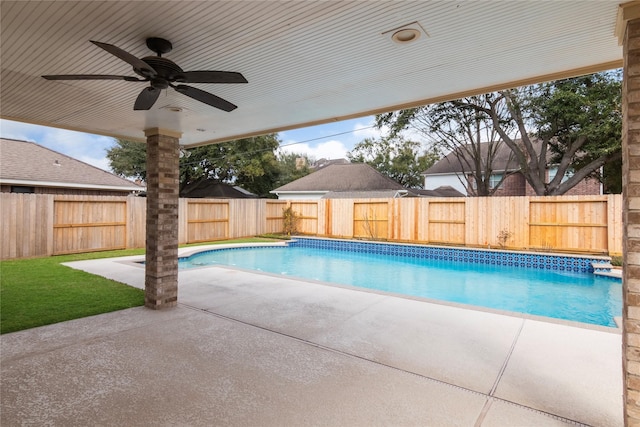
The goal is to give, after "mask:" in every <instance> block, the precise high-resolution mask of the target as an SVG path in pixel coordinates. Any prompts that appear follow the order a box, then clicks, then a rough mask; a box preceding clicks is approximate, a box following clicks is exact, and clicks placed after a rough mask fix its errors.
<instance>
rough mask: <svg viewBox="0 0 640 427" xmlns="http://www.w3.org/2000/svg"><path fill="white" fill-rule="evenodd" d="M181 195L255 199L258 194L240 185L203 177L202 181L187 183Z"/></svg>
mask: <svg viewBox="0 0 640 427" xmlns="http://www.w3.org/2000/svg"><path fill="white" fill-rule="evenodd" d="M180 197H191V198H221V199H248V198H253V199H255V198H257V197H258V196H256V195H255V194H253V193H251V192H249V191H247V190H245V189H244V188H241V187H238V186H233V185H229V184H225V183H223V182H219V181H214V180H211V179H201V180H200V181H196V182H192V183H191V184H187V185H186V186H185V187H184V188H183V189H182V191H180Z"/></svg>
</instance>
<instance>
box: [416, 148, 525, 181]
mask: <svg viewBox="0 0 640 427" xmlns="http://www.w3.org/2000/svg"><path fill="white" fill-rule="evenodd" d="M488 148H489V143H487V142H483V143H481V144H480V152H481V153H482V158H483V159H484V158H486V153H487V150H488ZM461 150H462V149H461V148H458V149H456V150H454V151H452V152H451V153H449V154H447V155H446V156H445V157H443V158H442V159H440V160H439V161H437V162H436V163H435V164H434V165H433V166H431V167H430V168H429V169H427V170H426V171H425V172H423V173H422V175H437V174H452V173H461V172H471V170H470V169H467V165H466V163H465V162H464V161H462V162H461V161H460V160H459V159H458V152H461V153H463V154H464V156H465V157H467V156H469V154H468V153H467V152H466V151H464V152H462V151H461ZM511 153H512V152H511V149H510V148H509V147H508V146H507V144H505V143H504V142H503V143H501V144H500V146H499V147H498V150H497V152H496V153H495V156H494V158H493V164H492V166H491V169H493V170H494V171H514V170H518V169H519V167H518V163H517V162H516V160H515V158H513V157H512V156H511ZM510 157H511V161H509V159H510ZM467 158H468V159H469V160H471V158H470V157H467ZM469 163H470V164H472V163H473V162H471V161H470V162H469Z"/></svg>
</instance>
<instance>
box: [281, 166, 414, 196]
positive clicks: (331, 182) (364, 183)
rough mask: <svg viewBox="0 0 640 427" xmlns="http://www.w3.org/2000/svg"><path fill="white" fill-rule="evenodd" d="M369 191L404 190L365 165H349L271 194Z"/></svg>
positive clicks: (322, 171)
mask: <svg viewBox="0 0 640 427" xmlns="http://www.w3.org/2000/svg"><path fill="white" fill-rule="evenodd" d="M371 190H405V188H404V187H403V186H402V185H400V184H398V183H397V182H395V181H394V180H392V179H390V178H387V177H386V176H384V175H382V174H381V173H380V172H378V171H377V170H375V169H374V168H372V167H371V166H369V165H367V164H365V163H349V164H346V165H338V164H333V165H329V166H327V167H324V168H321V169H319V170H318V171H316V172H313V173H311V174H309V175H307V176H304V177H302V178H300V179H297V180H295V181H292V182H290V183H288V184H285V185H283V186H282V187H279V188H276V189H275V190H272V191H271V192H272V193H275V192H286V191H371Z"/></svg>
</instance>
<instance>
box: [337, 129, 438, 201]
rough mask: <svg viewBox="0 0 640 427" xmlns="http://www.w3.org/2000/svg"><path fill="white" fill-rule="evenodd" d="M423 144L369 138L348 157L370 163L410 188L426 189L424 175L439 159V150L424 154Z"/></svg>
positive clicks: (401, 140)
mask: <svg viewBox="0 0 640 427" xmlns="http://www.w3.org/2000/svg"><path fill="white" fill-rule="evenodd" d="M421 147H422V145H421V144H420V143H419V142H415V141H411V140H407V139H404V138H402V137H401V136H392V137H383V138H380V139H378V140H376V139H371V138H367V139H365V140H363V141H362V142H359V143H358V144H356V145H355V146H354V147H353V150H352V151H350V152H349V153H347V157H348V158H349V160H350V161H351V162H353V163H367V164H369V165H371V166H373V167H374V168H375V169H376V170H377V171H378V172H380V173H382V174H383V175H386V176H388V177H389V178H391V179H393V180H394V181H396V182H398V183H400V184H402V185H403V186H405V187H409V188H422V184H423V179H422V175H421V174H422V172H424V171H425V170H427V169H428V168H429V167H430V166H431V165H432V164H433V163H435V162H436V160H438V158H439V155H438V153H437V152H436V151H429V152H422V153H421V152H420V149H421Z"/></svg>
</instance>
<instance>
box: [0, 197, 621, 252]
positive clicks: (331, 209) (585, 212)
mask: <svg viewBox="0 0 640 427" xmlns="http://www.w3.org/2000/svg"><path fill="white" fill-rule="evenodd" d="M287 206H291V207H292V209H293V210H294V211H295V212H297V214H298V215H299V216H300V217H301V221H300V223H299V232H300V233H302V234H308V235H318V236H325V237H337V238H365V239H370V238H374V239H379V240H389V241H398V242H419V243H427V244H428V243H435V244H455V245H466V246H471V247H486V246H491V247H498V246H505V247H507V248H509V249H526V250H529V249H532V250H549V251H551V250H553V251H571V252H588V253H602V254H606V253H609V254H612V255H620V254H621V253H622V196H621V195H606V196H555V197H493V198H405V199H359V200H353V199H333V200H324V199H321V200H303V201H298V200H296V201H289V202H287V201H283V200H268V199H235V200H221V199H197V200H196V199H180V204H179V241H180V243H187V242H202V241H208V240H217V239H226V238H238V237H248V236H254V235H260V234H265V233H278V232H281V231H282V227H283V219H282V215H283V214H282V210H283V208H285V207H287ZM0 214H1V215H2V223H1V224H2V225H1V226H0V227H1V229H0V238H1V239H2V247H1V248H0V259H12V258H23V257H33V256H46V255H52V254H59V253H71V252H87V251H95V250H106V249H114V248H135V247H144V245H145V226H146V223H145V218H146V200H145V199H143V198H137V197H114V196H68V195H67V196H60V195H48V194H37V195H35V194H13V193H1V194H0ZM501 234H502V236H503V238H502V239H501V237H500V235H501ZM505 235H508V237H507V238H504V236H505Z"/></svg>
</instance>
